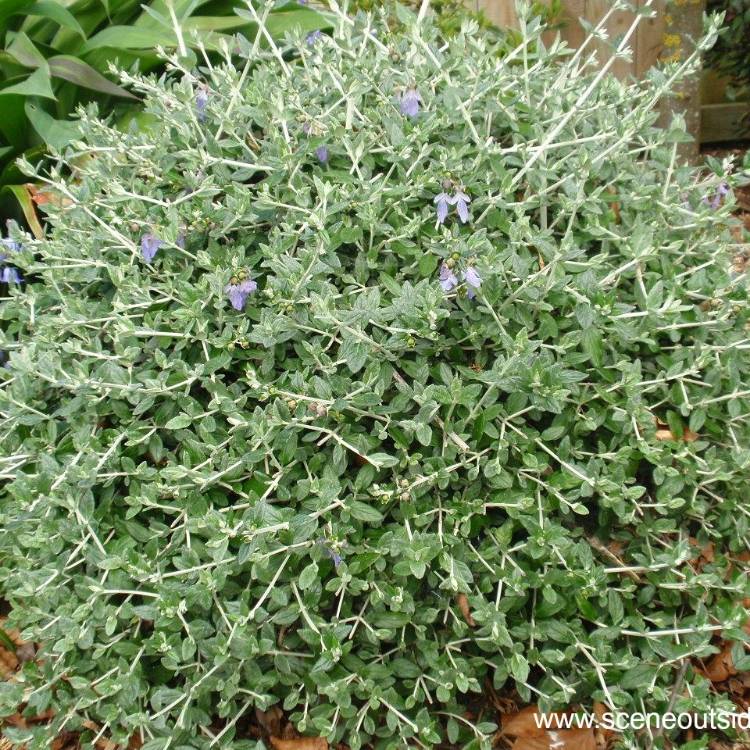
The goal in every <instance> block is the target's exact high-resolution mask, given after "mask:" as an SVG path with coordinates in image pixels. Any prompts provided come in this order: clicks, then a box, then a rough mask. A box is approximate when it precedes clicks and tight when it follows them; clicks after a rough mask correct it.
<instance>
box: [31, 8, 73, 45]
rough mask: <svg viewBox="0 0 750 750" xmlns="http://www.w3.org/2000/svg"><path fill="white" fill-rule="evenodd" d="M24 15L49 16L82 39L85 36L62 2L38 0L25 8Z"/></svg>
mask: <svg viewBox="0 0 750 750" xmlns="http://www.w3.org/2000/svg"><path fill="white" fill-rule="evenodd" d="M26 15H27V16H42V17H43V18H49V19H50V20H51V21H54V22H55V23H57V24H58V25H59V26H61V27H63V28H66V29H70V30H71V31H73V32H75V33H76V34H78V35H79V36H81V37H83V38H84V39H85V38H86V34H85V33H84V31H83V29H82V28H81V24H80V23H78V21H77V19H76V17H75V16H74V15H73V14H72V13H71V12H70V11H69V10H68V9H67V8H66V7H65V6H64V5H62V3H59V2H53V0H39V1H38V2H36V3H34V4H33V5H32V6H31V7H30V8H28V9H27V10H26Z"/></svg>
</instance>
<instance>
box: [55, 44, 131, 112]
mask: <svg viewBox="0 0 750 750" xmlns="http://www.w3.org/2000/svg"><path fill="white" fill-rule="evenodd" d="M48 63H49V69H50V73H51V74H52V75H53V76H54V77H56V78H64V79H65V80H66V81H70V82H71V83H75V84H77V85H78V86H82V87H83V88H86V89H91V90H93V91H100V92H101V93H103V94H110V95H111V96H120V97H123V98H124V99H134V100H136V101H137V99H138V97H136V96H133V94H131V93H130V92H129V91H126V90H125V89H124V88H122V87H121V86H118V85H117V84H116V83H112V81H110V80H108V79H107V78H105V77H104V76H103V75H102V74H101V73H98V72H97V71H96V70H94V69H93V68H92V67H91V66H90V65H88V64H87V63H85V62H83V60H79V59H77V58H75V57H71V56H70V55H56V56H55V57H50V59H49V60H48Z"/></svg>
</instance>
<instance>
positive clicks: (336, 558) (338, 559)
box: [326, 547, 343, 568]
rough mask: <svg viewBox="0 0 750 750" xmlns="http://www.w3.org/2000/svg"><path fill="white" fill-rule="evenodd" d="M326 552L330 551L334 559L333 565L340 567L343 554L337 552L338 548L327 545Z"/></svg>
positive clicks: (329, 555)
mask: <svg viewBox="0 0 750 750" xmlns="http://www.w3.org/2000/svg"><path fill="white" fill-rule="evenodd" d="M326 552H327V553H328V557H330V558H331V560H333V567H334V568H338V566H339V565H341V563H342V562H343V558H342V557H341V555H340V554H339V553H338V552H336V550H334V549H331V548H330V547H326Z"/></svg>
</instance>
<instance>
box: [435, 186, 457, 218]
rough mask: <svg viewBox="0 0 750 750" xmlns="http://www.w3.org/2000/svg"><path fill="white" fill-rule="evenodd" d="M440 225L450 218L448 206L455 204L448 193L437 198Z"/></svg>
mask: <svg viewBox="0 0 750 750" xmlns="http://www.w3.org/2000/svg"><path fill="white" fill-rule="evenodd" d="M435 203H436V204H437V205H436V211H437V220H438V224H442V223H443V222H445V220H446V219H447V218H448V206H449V205H451V204H452V203H453V198H452V197H451V196H450V195H448V193H446V192H442V193H438V194H437V195H436V196H435Z"/></svg>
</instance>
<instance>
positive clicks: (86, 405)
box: [0, 9, 750, 750]
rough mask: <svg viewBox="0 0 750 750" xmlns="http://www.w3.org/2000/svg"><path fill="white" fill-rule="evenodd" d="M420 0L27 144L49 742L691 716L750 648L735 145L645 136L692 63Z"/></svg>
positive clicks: (392, 738) (441, 730)
mask: <svg viewBox="0 0 750 750" xmlns="http://www.w3.org/2000/svg"><path fill="white" fill-rule="evenodd" d="M399 13H400V14H401V19H402V21H403V22H404V23H403V27H402V28H401V30H400V31H396V32H391V31H388V28H387V25H384V24H380V23H379V22H375V21H373V19H372V18H371V17H368V16H364V15H360V16H358V17H357V18H356V20H354V21H352V20H350V19H348V18H347V17H346V16H344V15H341V16H339V17H338V20H337V22H336V24H335V28H334V30H333V32H332V35H331V36H327V35H321V34H311V35H309V36H307V37H305V36H303V35H302V34H301V33H300V34H298V35H297V36H295V37H294V38H291V39H289V41H288V42H287V43H286V45H284V46H282V47H281V48H278V47H272V48H271V49H269V50H267V51H265V52H264V51H261V50H258V49H257V48H254V49H248V50H246V53H247V54H249V55H250V56H251V57H250V58H249V60H248V63H247V65H245V66H242V67H241V68H240V69H235V68H234V67H233V66H232V65H231V64H226V65H214V66H212V67H211V68H210V69H205V70H203V71H201V73H200V75H198V73H196V72H194V71H192V70H187V69H182V68H180V64H179V61H178V60H176V59H173V60H172V62H171V65H172V74H171V75H170V76H169V77H168V78H167V79H159V80H155V79H143V80H140V79H132V78H131V77H130V76H124V77H123V82H124V83H125V84H132V85H133V86H134V90H137V91H140V92H142V93H143V94H144V96H145V97H146V111H147V112H148V113H150V115H151V116H152V119H153V121H154V125H153V127H152V128H151V129H150V130H149V131H148V132H143V131H140V132H139V131H136V130H133V131H129V132H126V133H123V132H120V131H118V130H117V129H115V128H113V127H111V126H110V125H109V124H107V123H105V122H102V121H99V120H97V119H96V118H95V117H94V116H93V114H92V113H91V112H89V113H87V114H85V115H84V116H83V117H82V121H81V133H82V134H81V140H80V141H76V142H75V143H73V144H72V145H71V147H70V148H68V149H67V150H66V152H65V153H64V154H63V155H61V157H60V159H59V163H58V164H57V166H56V167H55V168H54V170H53V171H52V173H51V174H50V175H49V177H45V176H44V175H38V177H39V178H40V179H46V180H48V182H49V184H50V186H51V189H53V190H54V191H55V194H56V195H57V200H55V201H53V202H50V203H49V204H47V208H48V210H49V214H50V217H49V218H50V222H51V235H50V237H49V238H48V239H47V240H46V241H44V242H33V241H29V240H28V239H27V238H24V237H21V236H19V235H18V234H17V233H16V232H12V233H11V235H12V238H11V239H12V240H13V241H15V242H22V243H23V246H22V247H21V248H20V249H16V250H10V249H9V250H8V253H7V256H8V257H7V258H6V259H5V263H6V264H9V263H11V262H12V263H13V264H14V265H13V266H12V267H14V268H19V269H21V271H22V273H23V274H24V275H25V277H26V278H27V282H26V283H25V285H23V286H18V285H17V286H14V287H13V288H12V291H11V293H10V294H9V297H8V298H7V299H6V300H5V301H4V303H3V305H2V307H1V310H2V318H3V330H4V333H3V342H4V343H3V344H2V348H4V349H5V350H7V352H8V364H7V366H6V368H4V369H2V370H1V372H2V375H1V377H2V378H3V382H4V389H3V391H2V396H0V399H1V401H0V403H1V404H2V407H1V408H2V413H3V416H4V419H5V424H4V430H3V434H2V447H3V455H4V459H3V460H4V464H3V465H4V469H3V476H4V477H5V478H6V479H7V480H9V481H8V482H7V486H6V489H5V497H4V499H3V502H2V505H1V506H0V521H1V522H2V524H3V527H4V529H5V534H4V535H3V536H2V537H1V538H0V561H1V567H0V579H2V581H3V587H4V591H5V596H6V597H7V598H8V599H9V600H10V601H11V603H12V605H13V621H14V623H15V625H17V626H20V627H22V628H23V629H24V632H25V634H26V636H27V637H28V638H31V639H33V640H35V641H37V642H39V643H41V644H42V650H41V655H40V659H39V661H38V664H36V665H29V664H27V665H26V667H25V669H24V672H23V681H22V682H18V683H9V684H6V685H5V686H4V687H3V692H2V696H3V697H2V700H3V705H4V706H5V709H6V710H7V711H11V710H13V708H14V707H15V705H16V703H17V701H19V700H21V699H22V698H23V699H24V700H26V701H27V708H26V711H27V712H29V713H35V712H39V711H43V710H45V709H47V708H51V709H53V711H54V713H55V719H54V720H53V723H52V724H51V725H50V726H49V727H41V728H40V727H38V726H37V727H36V728H34V725H30V727H31V728H29V729H28V730H24V731H21V730H15V733H14V734H13V735H12V737H13V738H15V739H17V740H24V741H28V742H29V743H30V747H41V745H42V744H43V743H44V741H46V740H48V739H49V737H50V736H51V733H54V732H56V731H58V730H60V729H62V728H65V729H66V730H75V729H80V730H83V729H84V727H88V729H87V730H86V731H87V732H88V734H87V736H88V737H89V738H91V727H92V726H95V727H98V728H100V730H101V732H103V733H106V735H108V736H110V737H111V738H112V739H113V740H114V741H115V742H126V741H127V738H128V737H129V736H130V735H131V734H133V733H136V734H138V735H139V736H140V737H142V739H143V740H144V741H145V745H144V749H145V750H157V749H162V750H164V749H165V748H168V747H170V748H208V747H212V746H219V747H222V748H243V747H248V746H252V745H253V742H252V741H251V740H248V739H242V738H243V737H245V738H247V737H248V734H247V732H246V730H245V729H244V728H245V727H246V716H247V715H248V713H249V712H252V710H253V708H259V709H261V710H264V709H267V708H268V707H269V706H271V705H273V704H280V705H281V706H283V708H284V709H285V710H286V711H287V712H289V714H290V717H291V719H292V721H293V722H294V723H295V725H296V726H297V728H298V729H299V731H301V732H303V733H305V734H310V735H325V736H326V737H328V738H329V739H330V740H331V741H340V740H343V741H344V742H346V743H347V744H348V745H349V746H351V747H352V748H358V747H360V746H362V745H364V744H368V745H369V744H372V745H373V746H375V747H379V748H395V747H402V746H406V745H412V744H419V745H421V746H425V747H432V746H435V745H437V744H438V743H440V742H443V741H446V739H447V740H450V741H452V742H457V743H459V744H461V745H462V746H471V745H474V746H476V745H482V746H488V745H489V743H490V737H491V735H492V732H493V729H494V725H493V723H492V720H491V712H489V711H488V710H487V709H484V708H482V705H483V703H482V701H483V700H484V699H483V693H485V692H487V691H491V690H492V689H493V687H494V689H495V690H498V691H503V692H505V693H506V694H509V692H510V691H512V690H516V691H517V693H518V696H520V698H521V699H522V700H524V701H539V702H541V704H542V705H543V706H545V707H550V706H561V705H569V704H572V703H575V702H580V703H582V704H584V705H590V703H591V701H592V700H602V701H606V702H610V703H611V704H613V705H614V706H616V707H618V708H622V709H627V708H631V707H639V708H640V707H641V706H642V705H647V706H649V707H658V706H662V707H663V706H664V705H665V704H666V702H667V701H668V700H669V698H670V696H671V693H672V685H673V682H674V679H675V667H676V665H678V664H679V663H680V661H681V660H683V659H689V658H692V657H698V656H700V657H706V656H708V655H710V654H711V653H713V652H715V651H716V647H715V646H714V645H713V643H715V641H714V640H713V638H714V636H715V635H716V634H717V631H718V630H723V637H724V638H726V639H737V640H738V641H739V640H740V639H743V638H744V639H746V636H745V635H743V631H742V628H741V626H742V623H743V621H744V619H745V616H746V615H745V611H744V609H743V608H742V598H743V596H745V595H747V594H748V593H749V592H748V590H747V589H748V584H747V579H746V576H745V574H744V571H743V569H742V563H741V562H739V561H738V558H737V555H738V553H739V552H740V550H741V549H743V548H744V547H745V546H746V544H745V540H746V539H747V534H748V516H747V512H746V510H745V508H744V504H745V503H746V497H747V494H746V493H747V489H748V487H747V484H748V483H747V469H748V462H749V455H748V450H747V445H748V442H747V441H748V421H747V419H746V415H747V412H748V409H750V399H749V398H748V396H749V395H750V390H749V389H748V381H747V373H748V372H749V371H750V370H749V369H748V365H749V363H748V347H747V320H748V311H747V291H746V286H745V277H744V265H743V264H744V261H743V259H737V258H734V259H733V250H734V248H733V245H732V238H731V234H730V232H729V214H730V211H731V208H732V205H733V198H732V196H731V193H730V192H729V191H728V190H727V188H726V186H725V185H724V184H723V183H722V182H721V180H722V177H723V175H722V174H720V173H721V172H723V171H727V170H728V166H729V165H728V164H717V165H716V167H717V170H716V171H717V174H715V175H710V176H708V177H706V176H700V175H698V174H697V173H696V172H695V171H694V170H693V169H692V168H689V167H683V166H681V165H680V164H679V163H678V162H677V160H676V158H675V154H676V150H677V149H676V146H677V144H678V142H679V141H681V140H682V139H684V133H683V132H682V131H681V130H680V129H679V128H678V127H677V126H675V128H674V129H673V130H670V131H669V132H661V131H658V130H656V129H655V128H654V127H653V123H654V119H655V114H654V107H653V104H654V102H655V101H656V100H657V99H658V98H659V96H661V95H662V94H663V93H664V91H665V89H666V88H667V87H668V86H669V85H670V83H671V82H672V81H673V80H674V77H675V76H676V75H678V74H679V72H680V70H679V69H676V68H669V69H667V71H666V72H663V73H655V74H654V77H653V80H652V81H651V82H649V83H646V84H635V83H631V84H623V83H622V82H618V81H617V80H615V79H612V78H609V77H606V76H604V75H602V74H599V73H598V72H597V71H596V70H587V69H581V68H579V67H578V64H579V60H580V57H576V58H571V57H569V56H564V57H562V58H560V57H559V53H560V49H558V48H557V47H554V48H552V49H551V50H549V51H545V49H544V47H542V46H540V45H538V43H537V42H538V40H537V36H538V33H539V29H538V27H537V25H536V24H533V23H532V24H530V25H529V28H528V36H527V38H526V41H525V43H524V44H523V45H521V46H520V47H519V48H518V49H516V50H515V51H514V52H513V53H512V54H511V55H510V56H509V57H508V58H507V59H504V60H501V59H499V58H498V57H497V56H496V55H494V54H493V48H492V46H491V44H489V43H488V42H487V41H486V40H485V39H484V38H483V37H482V36H479V35H477V34H476V26H475V25H473V24H467V25H465V26H464V28H463V31H462V32H460V33H459V34H458V35H456V36H455V37H454V38H453V39H452V40H451V42H450V44H444V43H443V41H442V40H441V39H440V38H439V37H438V36H437V35H436V32H435V30H434V28H433V27H432V26H431V25H430V23H429V21H428V19H424V20H423V21H418V20H417V18H416V16H413V15H409V14H408V12H407V11H404V10H403V9H402V10H400V11H399ZM293 50H296V54H298V55H299V57H298V58H296V59H292V58H291V57H290V54H289V53H291V52H292V51H293ZM529 50H537V52H535V53H534V54H533V55H532V54H531V53H530V52H529ZM250 60H252V64H251V63H250ZM8 244H10V243H8ZM6 267H8V268H10V267H11V266H10V265H6ZM709 543H710V544H712V545H713V548H714V550H715V554H714V557H713V559H712V561H708V560H702V561H701V564H700V565H699V564H698V563H697V562H695V558H697V555H698V552H697V548H700V547H703V546H704V545H707V544H709ZM740 649H741V647H740ZM687 679H688V680H690V682H691V683H692V685H693V690H692V694H691V695H692V698H691V699H690V702H687V703H686V704H685V705H689V706H691V707H693V708H697V707H701V706H703V707H705V706H707V705H708V704H709V703H710V702H711V701H716V700H718V699H716V698H712V697H711V694H710V693H709V691H708V690H707V689H706V685H705V684H704V683H703V682H702V678H701V677H700V676H699V675H698V674H696V673H694V672H693V671H692V670H690V671H688V674H687ZM687 700H688V699H682V698H680V703H679V704H678V707H682V706H683V702H685V701H687ZM84 722H85V723H84ZM94 731H95V730H94Z"/></svg>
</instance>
